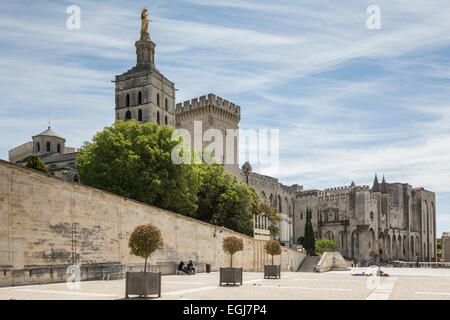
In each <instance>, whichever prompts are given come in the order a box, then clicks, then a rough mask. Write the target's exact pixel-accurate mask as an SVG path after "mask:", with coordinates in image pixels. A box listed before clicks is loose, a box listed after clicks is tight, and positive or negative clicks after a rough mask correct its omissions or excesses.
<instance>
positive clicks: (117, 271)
mask: <svg viewBox="0 0 450 320" xmlns="http://www.w3.org/2000/svg"><path fill="white" fill-rule="evenodd" d="M102 274H103V280H105V277H106V276H108V280H109V276H110V275H112V274H120V275H121V276H122V278H123V273H122V270H120V268H104V269H102Z"/></svg>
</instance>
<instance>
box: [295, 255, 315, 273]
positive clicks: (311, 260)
mask: <svg viewBox="0 0 450 320" xmlns="http://www.w3.org/2000/svg"><path fill="white" fill-rule="evenodd" d="M319 260H320V257H319V256H313V257H309V256H307V257H306V258H305V259H304V260H303V262H302V265H301V266H300V268H298V270H297V272H313V267H314V266H315V265H316V264H318V263H319Z"/></svg>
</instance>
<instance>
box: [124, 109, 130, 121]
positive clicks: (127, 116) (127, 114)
mask: <svg viewBox="0 0 450 320" xmlns="http://www.w3.org/2000/svg"><path fill="white" fill-rule="evenodd" d="M130 119H131V111H130V110H128V111H127V113H126V114H125V121H126V120H130Z"/></svg>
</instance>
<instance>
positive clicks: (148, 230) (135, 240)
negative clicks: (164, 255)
mask: <svg viewBox="0 0 450 320" xmlns="http://www.w3.org/2000/svg"><path fill="white" fill-rule="evenodd" d="M162 245H163V239H162V236H161V231H159V229H158V228H157V227H155V226H154V225H152V224H147V225H143V226H139V227H136V229H134V231H133V232H132V233H131V235H130V238H129V240H128V246H129V247H130V249H131V254H132V255H135V256H138V257H142V258H144V259H145V266H144V272H146V270H147V258H148V257H149V256H150V255H151V254H152V253H153V252H154V251H156V250H157V249H160V248H161V247H162Z"/></svg>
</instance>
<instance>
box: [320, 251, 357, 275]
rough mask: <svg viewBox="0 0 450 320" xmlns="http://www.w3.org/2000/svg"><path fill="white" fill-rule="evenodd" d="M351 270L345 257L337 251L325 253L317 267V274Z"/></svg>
mask: <svg viewBox="0 0 450 320" xmlns="http://www.w3.org/2000/svg"><path fill="white" fill-rule="evenodd" d="M345 270H349V268H348V265H347V262H346V261H345V259H344V257H343V256H342V255H341V254H340V253H339V252H337V251H334V252H324V253H323V254H322V256H321V257H320V260H319V263H317V266H316V272H327V271H345Z"/></svg>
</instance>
